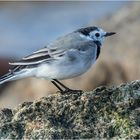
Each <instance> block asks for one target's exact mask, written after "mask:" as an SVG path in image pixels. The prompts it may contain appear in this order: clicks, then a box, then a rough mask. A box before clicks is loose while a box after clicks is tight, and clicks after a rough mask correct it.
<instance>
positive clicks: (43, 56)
mask: <svg viewBox="0 0 140 140" xmlns="http://www.w3.org/2000/svg"><path fill="white" fill-rule="evenodd" d="M114 34H116V33H115V32H106V31H104V30H103V29H102V28H100V27H96V26H89V27H82V28H79V29H77V30H75V31H73V32H71V33H68V34H66V35H64V36H61V37H58V38H56V40H54V41H52V42H50V43H49V44H48V45H47V46H45V47H44V48H41V49H39V50H37V51H35V52H33V53H32V54H30V55H28V56H25V57H23V58H22V59H20V60H18V61H15V62H10V63H9V64H10V65H11V66H12V68H11V69H9V71H8V73H7V74H5V75H3V76H2V77H0V84H3V83H5V82H9V81H13V80H19V79H23V78H27V77H37V78H43V79H46V80H49V81H51V82H52V83H53V84H54V85H55V86H56V88H57V89H58V90H59V91H60V93H65V92H66V91H72V89H70V88H68V87H67V86H65V85H64V84H62V83H61V82H60V81H59V80H64V79H71V78H74V77H76V76H79V75H82V74H83V73H85V72H86V71H87V70H88V69H89V68H90V67H91V66H92V65H93V64H94V63H95V62H96V60H97V59H98V57H99V55H100V51H101V48H102V44H103V41H104V40H105V38H106V37H108V36H111V35H114Z"/></svg>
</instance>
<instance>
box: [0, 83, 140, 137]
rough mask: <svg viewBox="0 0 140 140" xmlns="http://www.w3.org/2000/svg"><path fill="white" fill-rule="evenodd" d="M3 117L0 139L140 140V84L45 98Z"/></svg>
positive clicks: (4, 110)
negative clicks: (87, 139)
mask: <svg viewBox="0 0 140 140" xmlns="http://www.w3.org/2000/svg"><path fill="white" fill-rule="evenodd" d="M0 118H1V123H0V138H1V139H2V138H9V139H10V138H13V139H39V138H40V139H45V138H48V139H66V138H69V139H82V138H97V137H98V138H129V139H130V138H134V139H138V138H139V139H140V81H134V82H132V83H127V84H123V85H120V86H118V87H99V88H96V89H95V90H94V91H91V92H74V93H69V92H68V93H66V94H65V95H60V94H56V95H52V96H47V97H43V98H41V99H39V100H37V101H34V102H25V103H23V104H21V105H19V106H18V107H17V108H15V109H13V110H10V109H3V110H1V111H0Z"/></svg>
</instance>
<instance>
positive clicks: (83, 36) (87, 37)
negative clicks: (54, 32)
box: [80, 34, 93, 41]
mask: <svg viewBox="0 0 140 140" xmlns="http://www.w3.org/2000/svg"><path fill="white" fill-rule="evenodd" d="M80 37H81V38H83V39H87V40H91V41H92V40H93V39H92V38H91V37H89V36H85V35H83V34H80Z"/></svg>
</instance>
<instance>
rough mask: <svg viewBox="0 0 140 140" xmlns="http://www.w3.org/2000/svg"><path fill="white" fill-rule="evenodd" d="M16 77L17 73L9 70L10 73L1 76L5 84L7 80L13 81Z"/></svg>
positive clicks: (0, 81)
mask: <svg viewBox="0 0 140 140" xmlns="http://www.w3.org/2000/svg"><path fill="white" fill-rule="evenodd" d="M15 77H16V75H14V74H12V73H11V72H9V73H7V74H5V75H3V76H2V77H0V84H3V83H5V82H8V81H11V80H14V79H15Z"/></svg>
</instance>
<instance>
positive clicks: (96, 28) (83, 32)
mask: <svg viewBox="0 0 140 140" xmlns="http://www.w3.org/2000/svg"><path fill="white" fill-rule="evenodd" d="M94 30H99V29H98V27H95V26H91V27H86V28H81V29H78V30H76V32H80V33H82V34H83V35H89V33H90V32H91V31H94Z"/></svg>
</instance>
